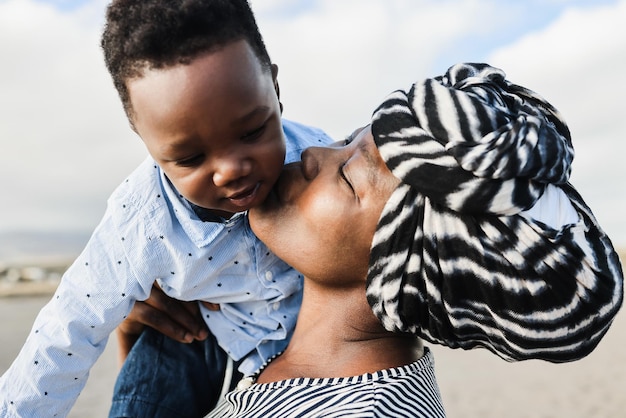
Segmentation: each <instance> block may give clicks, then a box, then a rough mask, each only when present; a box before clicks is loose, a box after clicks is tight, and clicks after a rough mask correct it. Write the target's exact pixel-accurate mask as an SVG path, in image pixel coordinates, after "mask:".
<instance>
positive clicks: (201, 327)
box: [116, 283, 219, 364]
mask: <svg viewBox="0 0 626 418" xmlns="http://www.w3.org/2000/svg"><path fill="white" fill-rule="evenodd" d="M203 303H204V305H205V306H206V307H207V308H208V309H211V310H218V309H219V305H216V304H212V303H208V302H203ZM146 326H149V327H151V328H154V329H156V330H157V331H159V332H161V333H162V334H163V335H166V336H167V337H169V338H172V339H174V340H176V341H179V342H181V343H190V342H192V341H194V340H198V341H203V340H205V339H206V338H207V337H208V335H209V330H208V328H207V326H206V323H205V322H204V321H203V320H202V317H201V316H200V309H199V307H198V303H197V302H184V301H181V300H177V299H173V298H171V297H169V296H167V295H166V294H165V293H164V292H163V291H162V290H161V288H159V286H158V285H157V284H156V283H154V285H153V286H152V291H151V292H150V297H149V298H148V299H146V300H145V301H143V302H139V301H138V302H136V303H135V306H134V307H133V310H132V311H131V312H130V314H129V315H128V317H127V318H126V320H125V321H124V322H122V323H121V324H120V325H119V326H118V327H117V331H116V332H117V340H118V359H119V362H120V364H122V363H123V362H124V360H126V357H127V356H128V353H129V352H130V350H131V348H133V345H134V344H135V342H136V341H137V339H138V338H139V336H140V335H141V332H142V331H143V329H144V328H145V327H146Z"/></svg>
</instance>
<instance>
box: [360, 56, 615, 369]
mask: <svg viewBox="0 0 626 418" xmlns="http://www.w3.org/2000/svg"><path fill="white" fill-rule="evenodd" d="M372 132H373V134H374V138H375V141H376V143H377V146H378V148H379V151H380V153H381V155H382V157H383V159H384V160H385V162H386V164H387V166H388V167H389V168H390V169H391V171H392V172H393V173H394V175H395V176H396V177H398V178H399V179H400V180H402V182H403V183H402V184H401V185H400V186H399V187H398V189H397V190H396V191H395V192H394V193H393V195H392V196H391V198H390V199H389V201H388V202H387V204H386V206H385V208H384V209H383V213H382V215H381V218H380V220H379V224H378V227H377V231H376V234H375V236H374V240H373V243H372V251H371V259H370V270H369V273H368V284H367V297H368V301H369V303H370V305H371V307H372V309H373V311H374V313H375V314H376V315H377V316H378V318H379V319H380V320H381V322H382V323H383V325H384V326H385V328H386V329H388V330H390V331H400V332H410V333H415V334H418V335H419V336H421V337H422V338H424V339H426V340H428V341H431V342H433V343H438V344H443V345H446V346H449V347H452V348H464V349H470V348H474V347H478V346H480V347H485V348H487V349H489V350H491V351H493V352H494V353H496V354H498V355H500V356H501V357H503V358H505V359H507V360H523V359H544V360H548V361H552V362H565V361H572V360H576V359H579V358H581V357H584V356H585V355H587V354H588V353H589V352H591V351H592V350H593V349H594V347H595V346H596V345H597V344H598V342H599V341H600V339H601V338H602V336H603V335H604V334H605V333H606V331H607V329H608V328H609V326H610V324H611V322H612V320H613V318H614V316H615V314H616V313H617V311H618V309H619V307H620V306H621V303H622V298H623V272H622V267H621V265H620V262H619V259H618V256H617V254H616V252H615V250H614V249H613V246H612V244H611V241H610V240H609V238H608V236H607V235H606V234H605V233H604V232H603V231H602V229H601V228H600V226H599V225H598V223H597V221H596V219H595V217H594V215H593V214H592V212H591V210H590V209H589V207H588V206H587V205H586V204H585V202H584V201H583V199H582V198H581V196H580V195H579V194H578V193H577V192H576V190H575V189H574V188H573V187H572V186H571V185H570V184H569V183H568V178H569V174H570V164H571V162H572V159H573V149H572V144H571V141H570V134H569V130H568V128H567V126H566V124H565V122H564V121H563V119H562V117H561V116H560V115H559V113H558V111H557V110H556V109H555V108H553V107H552V106H551V105H550V104H549V103H548V102H546V101H545V100H544V99H543V98H541V97H540V96H539V95H537V94H536V93H534V92H532V91H530V90H528V89H526V88H523V87H520V86H517V85H515V84H512V83H510V82H509V81H507V80H506V79H505V74H504V73H503V72H502V71H501V70H499V69H496V68H493V67H490V66H488V65H486V64H458V65H455V66H453V67H451V68H450V69H449V70H448V72H447V73H446V74H445V75H443V76H440V77H437V78H433V79H426V80H423V81H420V82H417V83H415V84H414V85H413V86H412V87H411V89H410V90H409V91H408V92H404V91H397V92H395V93H392V94H391V95H390V96H389V97H388V99H387V100H386V101H385V102H384V103H383V104H382V105H381V106H380V107H379V108H378V109H377V110H376V111H375V112H374V115H373V118H372ZM548 190H550V193H552V194H560V195H564V196H563V199H565V200H566V203H567V205H568V206H569V207H570V208H573V210H575V212H574V218H575V220H574V221H573V222H569V223H566V224H564V225H559V226H558V227H553V226H551V225H548V224H546V223H544V222H542V221H541V220H538V219H534V218H533V216H530V215H528V213H527V212H526V210H527V209H530V208H533V207H534V206H535V204H537V202H539V201H540V200H542V199H545V195H547V194H548ZM559 210H560V209H559V208H555V209H554V211H555V212H556V211H559Z"/></svg>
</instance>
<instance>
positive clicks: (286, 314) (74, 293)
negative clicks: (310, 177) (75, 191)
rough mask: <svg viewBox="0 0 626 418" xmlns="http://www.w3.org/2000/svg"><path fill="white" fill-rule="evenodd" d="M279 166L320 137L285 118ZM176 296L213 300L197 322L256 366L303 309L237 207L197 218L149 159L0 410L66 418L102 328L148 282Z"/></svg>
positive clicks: (6, 380)
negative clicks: (214, 306)
mask: <svg viewBox="0 0 626 418" xmlns="http://www.w3.org/2000/svg"><path fill="white" fill-rule="evenodd" d="M283 128H284V131H285V137H286V139H287V154H286V158H285V161H286V162H292V161H297V160H299V159H300V153H301V152H302V150H303V149H305V148H307V147H309V146H315V145H326V144H328V143H330V142H331V139H330V138H329V137H328V136H327V135H326V134H324V133H323V132H321V131H319V130H317V129H313V128H309V127H305V126H303V125H299V124H296V123H293V122H289V121H283ZM155 280H156V281H157V282H158V283H159V285H160V286H161V288H162V289H163V290H164V291H165V293H167V294H168V295H169V296H172V297H174V298H177V299H181V300H188V301H190V300H208V301H211V302H214V303H220V305H221V309H220V311H217V312H214V311H207V310H206V309H202V312H203V316H204V318H205V321H206V323H207V324H208V326H209V327H210V329H211V331H212V332H213V334H214V335H215V336H216V338H217V340H218V341H219V343H220V345H221V346H222V347H223V348H224V350H225V351H227V352H228V353H229V354H230V356H231V357H232V358H233V359H234V360H239V359H242V358H245V360H244V361H243V363H242V365H241V367H240V370H241V371H242V372H243V373H246V374H249V373H252V372H254V371H256V370H257V369H258V368H259V367H260V366H261V365H262V364H263V363H264V362H265V361H267V359H268V358H271V357H272V356H273V355H275V354H276V353H278V352H279V351H282V350H283V349H284V348H285V347H286V345H287V342H288V338H289V337H290V336H291V332H292V330H293V327H294V325H295V322H296V316H297V313H298V310H299V307H300V301H301V290H302V277H301V275H300V274H299V273H298V272H296V271H294V270H293V269H292V268H290V267H289V266H287V265H286V264H285V263H283V262H282V261H281V260H279V259H278V258H277V257H276V256H274V255H273V254H272V253H270V251H269V250H268V249H267V247H266V246H265V245H264V244H263V243H262V242H260V241H259V240H258V239H257V238H256V236H254V234H253V233H252V231H251V229H250V226H249V224H248V218H247V216H245V214H238V215H235V216H234V217H233V218H232V219H230V220H228V221H226V222H224V223H214V222H203V221H202V220H200V219H199V218H198V216H197V215H196V214H195V212H194V211H193V210H192V209H191V207H190V205H189V203H188V202H187V201H186V200H185V199H183V198H182V197H181V196H180V195H179V194H178V192H177V191H176V190H175V189H174V188H173V187H172V185H171V184H170V183H169V182H168V180H167V178H166V177H165V176H164V174H163V172H162V171H161V169H160V168H159V167H158V166H157V165H156V164H155V163H154V161H153V160H152V159H150V158H148V159H147V160H146V161H144V163H143V164H141V165H140V166H139V167H138V168H137V169H136V170H135V171H134V172H133V173H132V174H131V175H130V176H129V177H128V178H127V179H126V180H125V182H123V183H122V184H121V185H120V186H119V187H118V188H117V189H116V190H115V192H114V193H113V194H112V196H111V197H110V198H109V201H108V207H107V210H106V213H105V215H104V217H103V219H102V221H101V223H100V224H99V225H98V227H97V228H96V229H95V231H94V233H93V235H92V237H91V238H90V240H89V242H88V244H87V246H86V248H85V249H84V251H83V252H82V253H81V254H80V256H79V257H78V258H77V259H76V261H75V262H74V263H73V264H72V266H71V267H70V268H69V269H68V271H67V272H66V273H65V275H64V276H63V279H62V281H61V284H60V285H59V287H58V289H57V291H56V293H55V294H54V296H53V298H52V300H51V301H50V302H49V303H48V304H47V305H46V306H45V307H44V308H43V309H42V311H41V312H40V313H39V315H38V317H37V319H36V320H35V324H34V326H33V329H32V331H31V333H30V335H29V336H28V339H27V341H26V343H25V345H24V347H23V348H22V350H21V352H20V353H19V355H18V357H17V359H16V360H15V362H14V363H13V365H12V366H11V367H10V368H9V370H7V371H6V373H5V374H4V375H3V376H2V377H1V378H0V416H2V417H13V416H19V417H44V416H46V417H53V416H59V417H62V416H66V415H67V413H68V412H69V410H70V408H71V407H72V405H73V404H74V402H75V400H76V398H77V397H78V394H79V393H80V391H81V389H82V388H83V386H84V385H85V382H86V380H87V376H88V373H89V370H90V368H91V367H92V365H93V364H94V363H95V361H96V360H97V358H98V357H99V356H100V354H101V353H102V351H103V350H104V347H105V344H106V342H107V339H108V337H109V334H110V333H111V332H112V331H113V330H114V329H115V328H116V327H117V325H118V324H119V323H120V322H122V321H123V320H124V318H126V316H127V315H128V313H129V312H130V310H131V309H132V307H133V304H134V302H135V301H136V300H145V299H146V298H147V297H148V296H149V294H150V289H151V287H152V284H153V283H154V281H155Z"/></svg>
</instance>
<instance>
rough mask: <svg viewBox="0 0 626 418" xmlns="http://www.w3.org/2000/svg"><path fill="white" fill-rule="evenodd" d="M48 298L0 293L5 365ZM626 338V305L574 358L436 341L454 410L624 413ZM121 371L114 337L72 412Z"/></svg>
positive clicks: (99, 398) (102, 401)
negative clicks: (591, 346) (556, 359)
mask: <svg viewBox="0 0 626 418" xmlns="http://www.w3.org/2000/svg"><path fill="white" fill-rule="evenodd" d="M48 298H49V296H20V297H4V298H0V318H3V326H2V331H1V332H0V347H2V348H1V349H0V350H1V351H0V373H1V372H4V370H6V368H7V367H8V366H9V365H10V363H11V361H12V360H13V358H14V356H15V355H16V354H17V352H18V351H19V348H20V346H21V345H22V343H23V341H24V340H25V338H26V335H27V334H28V332H29V330H30V326H31V323H32V321H33V319H34V317H35V315H36V314H37V312H38V310H39V309H40V308H41V306H42V305H43V304H44V303H45V302H46V301H47V300H48ZM625 346H626V313H624V311H621V312H620V313H619V315H618V316H617V318H616V320H615V323H614V324H613V326H612V328H611V329H610V330H609V332H608V334H607V335H606V336H605V338H604V340H603V341H602V342H601V343H600V345H599V346H598V348H597V349H596V350H595V351H594V352H593V353H592V354H591V355H589V356H588V357H587V358H585V359H583V360H581V361H578V362H574V363H568V364H558V365H557V364H550V363H546V362H541V361H527V362H521V363H507V362H505V361H503V360H501V359H499V358H497V357H495V356H494V355H493V354H491V353H489V352H487V351H486V350H473V351H460V350H450V349H446V348H443V347H436V346H435V347H431V348H432V349H433V351H434V353H435V360H436V373H437V377H438V381H439V385H440V388H441V392H442V396H443V400H444V406H445V407H446V411H447V413H448V416H449V417H450V418H479V417H480V418H496V417H497V418H502V417H507V418H531V417H532V418H622V417H626V396H625V389H624V388H625V387H626V350H625V349H624V347H625ZM116 372H117V364H116V358H115V340H114V337H112V338H111V340H110V341H109V344H108V346H107V348H106V350H105V352H104V354H103V356H102V357H101V358H100V360H99V361H98V363H97V364H96V366H95V367H94V369H93V370H92V372H91V376H90V378H89V381H88V383H87V386H86V387H85V389H84V390H83V392H82V394H81V395H80V397H79V399H78V401H77V403H76V406H75V407H74V409H73V410H72V412H71V413H70V415H69V417H72V418H99V417H106V416H107V412H108V408H109V402H110V398H111V393H112V388H113V383H114V380H115V374H116Z"/></svg>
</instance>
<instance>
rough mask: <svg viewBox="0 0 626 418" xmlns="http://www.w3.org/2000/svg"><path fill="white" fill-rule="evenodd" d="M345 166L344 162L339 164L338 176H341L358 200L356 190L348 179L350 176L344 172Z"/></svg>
mask: <svg viewBox="0 0 626 418" xmlns="http://www.w3.org/2000/svg"><path fill="white" fill-rule="evenodd" d="M345 167H346V163H343V164H341V165H340V166H339V176H340V177H341V179H342V180H343V182H344V183H345V184H346V185H347V186H348V187H349V188H350V191H351V192H352V194H353V195H354V197H356V198H357V200H358V198H359V196H358V195H357V194H356V190H355V189H354V185H353V184H352V182H351V181H350V177H349V176H348V175H347V174H346V170H345Z"/></svg>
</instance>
